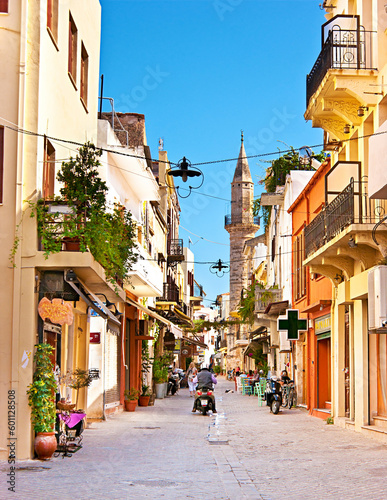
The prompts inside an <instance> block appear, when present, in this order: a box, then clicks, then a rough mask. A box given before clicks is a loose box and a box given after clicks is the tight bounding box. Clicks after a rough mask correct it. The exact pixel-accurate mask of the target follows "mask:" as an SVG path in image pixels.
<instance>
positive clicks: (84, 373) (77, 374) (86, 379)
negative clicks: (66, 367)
mask: <svg viewBox="0 0 387 500" xmlns="http://www.w3.org/2000/svg"><path fill="white" fill-rule="evenodd" d="M92 381H93V377H92V376H91V375H90V372H89V370H82V369H81V368H76V369H75V370H74V371H73V372H72V373H71V374H70V377H69V383H68V384H67V385H68V386H69V387H71V388H72V389H75V390H76V391H77V399H76V405H78V396H79V389H82V388H83V387H89V385H90V384H91V383H92Z"/></svg>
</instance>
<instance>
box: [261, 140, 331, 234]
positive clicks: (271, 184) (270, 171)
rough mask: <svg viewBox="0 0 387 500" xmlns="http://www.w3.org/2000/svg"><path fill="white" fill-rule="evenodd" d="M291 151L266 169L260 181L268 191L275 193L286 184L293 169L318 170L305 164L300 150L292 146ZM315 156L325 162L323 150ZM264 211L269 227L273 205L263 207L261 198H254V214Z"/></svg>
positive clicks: (273, 161) (265, 221)
mask: <svg viewBox="0 0 387 500" xmlns="http://www.w3.org/2000/svg"><path fill="white" fill-rule="evenodd" d="M289 149H290V151H289V152H288V153H286V154H285V155H283V156H280V157H279V158H276V159H275V160H272V161H270V162H268V163H270V166H269V167H268V168H267V169H266V176H265V178H264V179H262V180H261V181H260V184H263V185H264V187H265V191H266V193H275V191H276V188H277V186H284V185H285V181H286V176H287V175H288V174H289V173H290V171H291V170H316V169H315V168H314V167H312V165H310V164H309V163H308V164H306V165H305V164H303V163H302V162H301V161H300V158H299V155H298V152H297V151H295V149H294V148H293V147H292V146H290V147H289ZM313 158H315V159H316V160H318V161H320V162H323V161H324V159H325V155H324V153H323V152H322V151H321V152H320V153H318V154H317V155H314V154H313ZM261 211H262V222H263V226H264V227H267V225H268V223H269V218H270V212H271V207H261V199H260V198H258V199H256V200H254V203H253V214H254V215H255V216H257V215H259V214H260V212H261Z"/></svg>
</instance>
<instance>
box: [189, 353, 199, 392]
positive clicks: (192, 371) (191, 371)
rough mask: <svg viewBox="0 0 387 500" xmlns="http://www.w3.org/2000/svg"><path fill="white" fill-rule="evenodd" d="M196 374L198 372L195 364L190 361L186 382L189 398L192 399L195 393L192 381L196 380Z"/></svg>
mask: <svg viewBox="0 0 387 500" xmlns="http://www.w3.org/2000/svg"><path fill="white" fill-rule="evenodd" d="M197 373H198V370H197V368H196V366H195V363H194V362H193V361H192V362H191V363H190V365H189V367H188V370H187V380H188V387H189V396H190V397H191V398H192V397H193V396H194V395H195V391H196V385H197V383H196V382H194V379H195V378H196V375H197Z"/></svg>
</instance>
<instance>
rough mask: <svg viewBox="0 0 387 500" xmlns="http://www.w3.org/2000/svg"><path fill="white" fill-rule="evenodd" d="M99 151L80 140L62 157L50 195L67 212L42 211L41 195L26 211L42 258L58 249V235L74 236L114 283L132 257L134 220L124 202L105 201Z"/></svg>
mask: <svg viewBox="0 0 387 500" xmlns="http://www.w3.org/2000/svg"><path fill="white" fill-rule="evenodd" d="M99 156H101V151H99V150H96V149H95V147H94V146H93V144H90V143H86V144H85V145H84V146H83V147H81V148H79V150H78V154H77V156H76V158H75V159H74V158H70V160H69V161H68V162H63V163H62V167H61V170H60V171H59V172H58V175H57V179H58V180H59V181H60V182H63V183H64V185H63V187H62V188H61V189H60V193H61V196H60V197H56V198H55V199H54V200H53V201H54V202H55V203H56V204H62V205H68V206H69V207H70V208H71V209H72V213H70V214H60V213H58V212H56V213H48V204H46V202H45V200H43V199H40V200H38V201H37V202H36V203H32V202H29V205H30V208H31V217H34V216H36V218H37V223H38V234H39V237H40V238H41V241H42V245H43V249H44V254H45V257H46V258H48V256H49V255H50V254H51V253H58V252H60V251H61V249H62V243H63V239H64V238H74V239H76V240H77V241H79V243H80V251H81V252H86V251H88V250H89V251H90V252H91V253H92V255H93V257H94V258H95V259H96V260H97V261H98V262H99V263H100V264H101V265H102V266H103V268H104V269H105V272H106V275H107V278H108V279H109V281H110V282H111V283H113V284H114V283H115V282H116V280H117V279H118V280H124V278H125V276H126V275H127V273H128V271H129V270H130V269H131V267H132V265H133V263H134V262H135V261H136V254H135V251H134V247H135V224H134V222H133V220H132V215H131V213H130V212H129V211H127V210H126V209H125V207H123V206H121V205H118V204H114V205H113V206H109V205H108V204H107V200H106V193H107V189H108V188H107V186H106V183H105V181H103V180H102V179H101V178H100V176H99V173H98V167H99V166H100V163H99V161H98V157H99Z"/></svg>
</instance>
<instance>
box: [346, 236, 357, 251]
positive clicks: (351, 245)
mask: <svg viewBox="0 0 387 500" xmlns="http://www.w3.org/2000/svg"><path fill="white" fill-rule="evenodd" d="M348 246H349V248H355V247H357V243H356V241H355V240H354V239H353V237H352V236H351V237H350V238H349V240H348Z"/></svg>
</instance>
